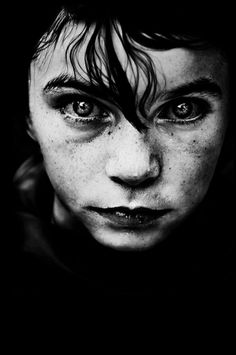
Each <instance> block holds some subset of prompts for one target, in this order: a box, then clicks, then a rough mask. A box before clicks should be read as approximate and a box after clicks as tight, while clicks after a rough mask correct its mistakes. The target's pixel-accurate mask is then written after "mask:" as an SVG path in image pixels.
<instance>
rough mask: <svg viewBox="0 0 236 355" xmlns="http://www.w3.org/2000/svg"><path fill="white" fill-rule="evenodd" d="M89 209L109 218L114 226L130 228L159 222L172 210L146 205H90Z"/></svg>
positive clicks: (143, 226) (145, 226) (144, 226)
mask: <svg viewBox="0 0 236 355" xmlns="http://www.w3.org/2000/svg"><path fill="white" fill-rule="evenodd" d="M88 209H89V210H90V211H92V212H95V213H97V214H99V215H100V216H102V217H103V218H105V219H107V220H108V221H109V222H110V223H111V224H112V226H114V227H123V228H129V229H136V228H138V229H139V228H147V227H148V226H152V225H153V224H155V223H157V222H158V220H159V219H160V218H161V217H163V216H164V215H166V214H167V213H168V212H170V209H162V210H154V209H150V208H146V207H138V208H134V209H130V208H128V207H115V208H97V207H89V208H88Z"/></svg>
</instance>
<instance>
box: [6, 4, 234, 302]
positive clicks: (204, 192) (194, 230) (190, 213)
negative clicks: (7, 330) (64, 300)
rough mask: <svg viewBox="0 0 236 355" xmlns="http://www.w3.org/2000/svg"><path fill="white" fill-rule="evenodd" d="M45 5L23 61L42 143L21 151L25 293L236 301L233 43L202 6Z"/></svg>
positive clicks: (19, 281) (19, 236) (33, 139)
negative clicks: (235, 295) (234, 296)
mask: <svg viewBox="0 0 236 355" xmlns="http://www.w3.org/2000/svg"><path fill="white" fill-rule="evenodd" d="M41 5H42V4H41V3H40V6H39V8H38V9H37V11H39V12H38V16H37V18H35V17H33V16H32V17H30V16H28V15H27V16H28V19H27V21H29V22H28V26H27V27H28V28H30V33H29V32H27V33H28V37H26V39H27V40H26V41H25V42H26V43H24V44H22V43H20V46H22V45H24V51H23V52H24V56H22V59H21V56H20V55H19V58H18V63H19V62H20V61H22V62H23V61H24V63H26V64H24V65H25V66H24V70H23V65H22V70H20V69H19V73H17V75H21V76H22V77H23V76H24V83H25V84H24V85H25V90H24V91H22V93H21V94H20V96H19V97H20V100H19V101H21V102H19V103H18V104H19V106H18V107H22V106H23V104H24V105H25V106H24V109H22V110H21V112H22V113H23V115H22V116H24V119H25V117H26V119H25V123H26V128H25V132H27V134H28V137H30V138H26V137H25V136H24V139H25V142H26V143H24V144H25V145H24V146H22V145H20V144H19V146H17V149H19V150H18V151H17V149H15V151H17V153H16V152H15V161H16V162H17V164H15V165H18V163H19V162H20V161H21V162H22V157H24V158H27V159H26V161H25V162H24V163H23V164H22V165H21V166H20V168H18V170H17V172H16V173H15V175H14V194H13V195H14V213H13V214H14V216H15V217H14V220H15V221H16V222H15V224H14V228H15V233H14V237H13V239H14V245H15V252H14V253H13V257H12V258H10V260H12V259H14V261H12V263H13V265H14V267H13V270H14V272H13V273H14V284H15V287H17V288H20V289H21V288H22V289H26V290H27V292H28V290H29V289H31V290H37V291H36V293H38V292H39V290H46V291H45V293H46V294H47V297H48V294H49V290H51V291H52V290H58V287H59V288H60V292H62V290H64V293H63V294H65V293H67V294H69V295H70V297H72V295H75V294H76V297H78V294H79V295H80V297H84V298H86V299H87V298H88V297H90V298H93V297H94V294H96V295H103V296H102V297H104V295H105V296H106V299H108V298H110V297H111V298H112V299H113V300H114V297H117V295H119V296H118V297H121V296H120V295H125V298H127V295H130V294H131V295H133V294H135V295H141V298H142V299H146V298H145V297H147V299H149V300H150V299H153V300H156V299H157V297H158V299H160V298H161V299H162V298H163V299H167V298H168V299H171V300H172V301H173V299H174V300H175V302H177V301H176V300H180V299H183V297H184V300H185V301H186V299H189V300H192V299H193V298H192V297H194V299H195V300H196V299H198V300H199V299H203V300H205V301H206V300H208V301H209V302H210V300H212V296H213V295H216V294H218V295H219V294H220V295H221V296H222V295H226V297H228V296H229V295H230V294H231V287H232V285H233V280H235V275H234V272H233V264H232V260H233V254H234V249H233V245H234V244H233V243H234V242H233V232H232V230H231V228H232V221H233V208H232V207H231V206H230V199H231V196H232V191H233V190H232V189H233V186H234V185H233V178H232V176H233V173H232V171H233V148H232V146H233V139H234V138H233V137H234V123H233V120H232V117H231V116H232V115H231V111H230V107H231V106H230V102H231V100H232V97H231V95H230V94H231V93H232V92H233V91H232V90H233V85H232V82H233V81H234V79H232V78H233V66H232V63H233V60H232V58H233V53H232V50H231V46H230V44H231V43H232V42H230V41H231V39H230V37H229V36H228V38H226V36H225V35H224V32H222V28H221V29H220V31H218V29H217V26H216V23H217V21H216V19H215V18H213V19H212V21H214V20H215V23H214V24H213V25H212V26H209V17H208V16H207V13H205V14H204V12H202V8H201V6H199V9H196V12H195V14H194V15H193V14H192V12H191V9H190V8H189V7H188V6H187V5H183V6H181V3H178V6H175V7H173V8H172V9H171V10H168V9H167V7H165V6H166V5H165V4H160V7H159V14H158V15H157V14H156V12H155V11H153V10H152V7H151V6H152V5H151V2H149V3H148V4H145V7H144V6H141V5H140V6H135V7H132V6H131V8H128V7H127V5H125V4H123V3H122V2H119V4H118V3H117V4H112V6H111V5H110V6H109V4H107V3H105V2H102V1H101V2H98V3H97V4H96V3H93V2H91V1H87V2H86V1H64V2H62V5H60V6H58V3H57V4H53V3H52V4H51V7H47V13H46V12H45V8H44V7H43V6H41ZM27 6H28V5H27ZM29 6H30V5H29ZM34 6H36V5H35V4H34ZM124 9H125V10H124ZM40 11H41V13H40ZM166 11H168V17H167V19H168V21H167V20H166V17H165V16H162V13H163V14H164V13H167V12H166ZM27 14H29V9H28V12H27ZM200 16H201V17H200ZM162 17H163V18H164V19H163V18H162ZM199 18H201V26H200V27H199ZM21 21H22V19H21ZM30 21H31V22H30ZM22 30H24V29H22ZM19 53H21V52H19ZM26 73H28V75H27V83H26V80H25V79H26ZM21 82H22V83H23V78H22V81H21ZM22 87H23V85H22ZM16 100H17V99H16ZM25 107H26V108H25ZM19 112H20V109H19ZM19 112H17V116H18V117H17V120H16V123H15V125H16V126H17V127H18V126H22V122H21V121H20V120H19ZM17 129H18V128H17ZM18 135H19V133H18ZM23 135H24V133H23ZM21 139H22V137H21ZM19 147H20V148H19ZM17 154H18V156H17ZM68 290H70V291H68ZM75 290H76V291H78V292H77V293H75ZM82 295H83V296H82ZM88 295H89V296H88ZM115 295H116V296H115ZM97 297H98V296H97ZM152 297H153V298H152Z"/></svg>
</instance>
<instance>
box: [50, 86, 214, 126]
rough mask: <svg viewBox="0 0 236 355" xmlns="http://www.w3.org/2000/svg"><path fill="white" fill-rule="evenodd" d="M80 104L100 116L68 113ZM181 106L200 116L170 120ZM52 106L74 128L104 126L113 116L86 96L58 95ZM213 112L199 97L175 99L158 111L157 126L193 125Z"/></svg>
mask: <svg viewBox="0 0 236 355" xmlns="http://www.w3.org/2000/svg"><path fill="white" fill-rule="evenodd" d="M79 103H87V104H89V105H91V111H90V112H89V114H91V112H92V111H93V110H94V109H97V110H98V112H99V113H98V114H96V115H93V116H90V117H89V115H87V117H86V115H85V116H84V117H83V116H79V115H78V114H76V112H75V114H76V115H77V116H76V117H74V116H73V115H72V114H70V113H68V112H66V109H67V108H68V109H70V108H71V106H72V109H73V105H75V104H77V105H78V104H79ZM181 105H189V107H190V108H191V109H192V110H195V111H196V112H197V113H198V114H197V115H196V114H195V116H193V117H191V118H178V117H177V118H168V115H169V116H171V115H172V114H173V113H174V110H176V108H177V107H178V106H179V107H180V106H181ZM51 106H52V107H53V108H55V109H57V110H59V112H60V113H61V114H62V115H63V116H64V117H63V118H64V120H65V121H66V122H67V123H68V124H71V125H72V126H76V125H80V126H81V125H83V124H85V125H86V124H87V125H89V124H93V125H94V124H99V123H100V124H102V123H106V122H107V121H108V117H109V115H110V114H111V110H109V109H107V108H106V107H105V105H103V104H102V103H101V102H97V101H96V100H95V99H93V98H92V99H90V98H88V97H86V96H82V95H78V94H71V93H69V94H62V95H57V96H56V97H54V98H53V99H52V101H51ZM211 112H212V107H211V104H210V103H209V101H206V100H205V99H202V98H197V97H181V98H177V99H173V100H171V101H168V102H166V103H164V104H163V105H161V106H160V107H159V109H158V112H157V115H156V117H155V119H154V120H155V122H156V124H159V123H163V122H169V123H174V124H177V125H193V124H196V123H197V122H199V121H200V120H201V119H203V118H204V117H206V116H207V115H208V114H209V113H211Z"/></svg>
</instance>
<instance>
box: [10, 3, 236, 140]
mask: <svg viewBox="0 0 236 355" xmlns="http://www.w3.org/2000/svg"><path fill="white" fill-rule="evenodd" d="M230 13H231V11H230V9H227V8H226V7H225V8H222V7H220V8H217V5H215V6H214V9H213V10H212V8H211V7H209V8H208V7H206V4H205V3H204V2H203V1H201V0H199V2H198V4H197V6H193V4H192V3H189V2H185V1H183V0H180V1H178V2H173V3H171V4H170V3H169V2H168V4H167V3H165V2H164V3H163V2H160V3H158V4H157V1H152V0H146V1H145V2H144V1H141V2H139V3H137V2H135V3H133V2H131V1H129V2H128V1H126V2H125V1H122V0H119V1H116V2H113V1H112V2H111V1H110V2H107V1H105V0H100V1H92V0H77V1H75V0H64V1H63V0H62V1H55V2H54V1H51V2H50V3H47V2H45V1H44V0H42V1H40V2H36V3H35V2H34V3H32V4H29V3H27V5H26V7H25V8H24V7H22V3H21V4H19V9H15V17H13V22H14V26H15V28H16V29H17V31H18V32H19V34H20V36H21V38H22V40H21V41H19V42H16V41H15V42H14V46H12V45H11V41H10V40H9V43H10V46H11V48H10V49H9V52H10V53H12V51H14V53H13V55H12V56H9V57H10V58H12V59H13V61H14V64H12V67H15V66H16V63H15V58H16V54H15V53H17V65H18V67H19V70H18V71H15V72H14V75H15V76H16V79H15V78H14V80H18V81H19V82H20V85H21V90H20V92H19V94H18V96H17V98H16V99H15V102H16V106H17V107H18V111H17V120H16V125H18V126H19V127H20V129H21V130H22V132H25V128H26V127H25V126H23V125H22V121H21V123H20V120H19V116H22V117H23V118H25V117H27V116H28V114H29V112H28V81H27V80H26V79H27V77H28V70H29V66H30V63H31V62H32V61H33V60H37V58H38V57H39V56H40V54H41V53H42V51H43V50H44V49H46V48H48V47H49V46H51V47H53V46H56V44H57V42H58V39H59V37H60V36H64V38H66V36H67V35H68V25H69V24H71V23H72V24H78V23H83V24H84V28H83V31H82V32H81V33H80V34H79V35H78V37H76V38H74V39H73V40H72V41H71V43H69V45H68V47H67V49H66V53H65V56H66V60H67V61H69V62H70V64H71V65H72V67H73V69H74V73H75V74H76V75H82V74H81V72H82V71H81V70H80V74H79V73H78V68H79V67H80V61H81V59H83V61H84V63H85V66H86V73H85V74H86V75H85V76H86V78H87V79H86V80H88V81H89V84H90V85H95V86H99V89H100V90H103V92H104V93H105V94H106V93H107V94H108V95H109V97H110V96H111V95H112V98H113V99H114V103H115V104H116V105H117V106H118V107H119V108H120V109H121V110H122V112H123V113H124V115H125V116H126V118H127V119H128V120H129V121H130V122H131V123H132V124H133V125H134V126H135V127H136V128H137V129H138V130H142V129H144V128H145V126H144V124H143V123H142V122H141V121H140V120H139V119H138V115H137V109H138V110H139V112H140V113H141V115H142V116H143V117H144V118H145V117H146V116H147V112H146V105H147V103H152V102H153V101H155V100H156V99H157V97H158V92H159V90H158V87H159V83H158V81H157V77H156V73H155V69H154V66H153V63H152V60H151V58H150V56H149V55H148V54H147V52H146V51H145V50H143V49H142V48H144V49H145V48H147V49H156V50H168V49H171V48H178V47H184V48H192V49H195V50H198V49H204V48H209V47H215V48H218V49H219V50H220V51H221V53H222V55H223V56H224V57H225V58H226V60H227V61H228V63H229V66H230V70H231V76H230V78H231V88H230V92H231V95H232V96H233V94H232V92H234V82H235V80H234V78H235V75H234V63H235V60H234V56H235V55H234V52H233V51H232V43H233V31H232V30H231V27H230V26H232V24H233V22H231V21H230V18H229V15H230ZM226 15H227V18H228V21H227V23H224V26H223V27H222V26H219V23H220V20H221V22H222V20H223V19H224V16H225V17H226ZM88 33H89V36H90V37H89V41H88V42H86V43H87V47H86V51H85V54H84V58H81V56H80V54H79V49H80V46H81V44H82V43H83V42H84V40H85V38H86V37H87V35H88ZM114 33H115V34H116V35H117V36H118V38H119V39H120V41H121V43H122V46H123V48H124V50H125V53H126V55H127V61H128V64H130V67H131V69H132V70H133V74H134V78H135V83H134V85H133V86H131V84H130V82H129V80H128V78H127V76H126V71H125V68H123V67H122V65H121V63H120V61H119V57H118V55H117V52H116V50H115V47H114V42H113V34H114ZM10 60H11V59H10ZM232 64H233V65H232ZM102 68H103V69H102ZM140 73H141V74H142V76H144V77H145V79H146V89H145V91H144V93H143V95H142V97H141V99H140V100H139V103H138V108H137V102H136V93H137V86H138V81H139V76H140ZM83 79H84V80H85V77H84V78H83ZM232 84H233V85H232ZM232 106H233V105H232ZM24 122H25V119H24ZM230 125H233V126H234V122H233V120H231V122H230ZM230 131H232V130H230ZM22 134H23V135H24V134H25V133H22ZM25 139H26V140H27V138H26V137H25Z"/></svg>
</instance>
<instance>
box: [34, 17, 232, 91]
mask: <svg viewBox="0 0 236 355" xmlns="http://www.w3.org/2000/svg"><path fill="white" fill-rule="evenodd" d="M83 31H84V24H83V23H80V24H74V23H70V24H68V25H67V26H66V28H65V29H64V30H63V31H62V33H61V35H60V37H59V39H58V41H57V43H56V45H53V44H51V45H50V46H49V47H48V48H46V49H44V50H43V51H42V52H41V53H40V55H39V57H38V58H37V59H36V60H34V61H33V62H32V63H31V71H30V72H31V78H32V79H33V77H35V76H36V77H37V81H38V82H39V83H41V84H44V83H46V82H47V81H49V80H51V79H52V78H53V77H56V76H58V75H60V74H62V73H63V74H65V73H66V74H70V75H74V74H75V72H74V68H73V66H72V64H71V62H70V61H69V60H68V58H69V55H71V53H72V52H71V51H70V49H71V48H72V45H73V44H74V43H75V41H76V40H77V39H78V38H79V37H80V35H81V34H82V33H83ZM93 32H94V26H93V25H92V26H91V27H90V29H89V31H88V33H87V35H86V36H85V38H84V40H83V41H82V43H81V44H80V46H79V48H78V50H77V51H76V52H74V53H73V54H72V56H74V59H75V62H76V63H77V65H76V73H77V74H78V76H79V77H80V79H81V77H82V78H84V79H85V80H86V79H87V78H88V76H87V75H86V66H85V60H84V58H85V51H86V49H87V46H88V43H89V41H90V39H91V36H92V34H93ZM112 38H113V44H114V48H115V51H116V54H117V56H118V58H119V61H120V63H121V65H122V67H123V69H124V70H125V72H126V75H127V77H128V79H129V80H130V82H132V76H133V74H134V73H133V71H132V69H131V66H130V62H129V61H128V56H127V53H126V51H125V49H124V47H123V45H122V43H121V40H120V38H119V36H118V35H117V33H115V32H114V33H112ZM135 45H136V46H138V47H139V48H140V49H141V50H142V51H145V52H146V53H147V54H148V55H149V56H150V58H151V59H152V62H153V64H154V68H155V72H156V75H157V78H158V82H159V84H160V85H161V84H163V85H165V87H166V86H167V88H168V86H170V87H172V86H175V85H179V84H181V83H182V82H186V81H188V80H192V79H194V78H198V77H203V76H207V77H208V78H214V80H216V81H217V82H218V83H219V84H221V85H224V83H225V80H226V77H227V72H228V65H227V62H226V60H225V58H224V57H223V56H222V55H221V53H220V51H219V50H217V49H216V48H208V49H204V50H199V49H198V50H191V49H187V48H173V49H170V50H152V49H148V48H145V47H142V46H141V45H139V44H137V43H135ZM100 46H101V48H104V46H105V43H104V41H103V38H102V37H101V38H100ZM75 57H76V58H75ZM110 64H111V65H112V63H110ZM99 65H100V68H101V70H102V71H104V62H103V60H101V58H100V61H99ZM140 83H141V85H142V84H145V79H144V78H142V75H141V76H140Z"/></svg>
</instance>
